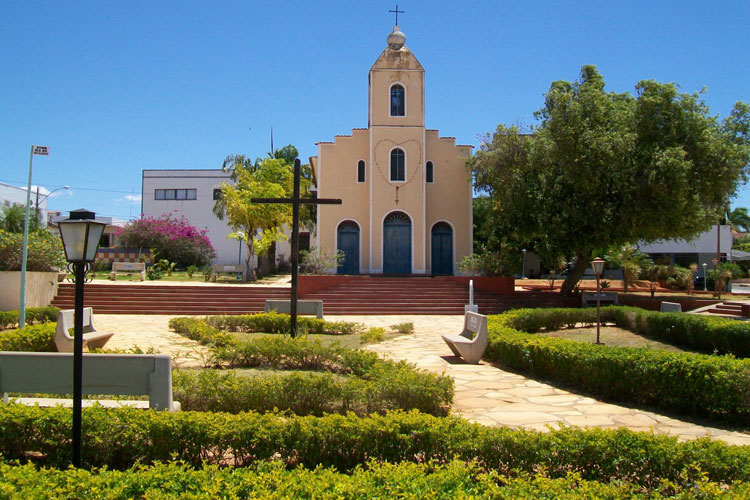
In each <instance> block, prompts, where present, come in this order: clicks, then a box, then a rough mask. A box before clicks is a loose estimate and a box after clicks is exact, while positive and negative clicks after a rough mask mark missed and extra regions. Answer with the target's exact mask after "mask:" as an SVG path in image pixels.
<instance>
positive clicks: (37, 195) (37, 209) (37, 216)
mask: <svg viewBox="0 0 750 500" xmlns="http://www.w3.org/2000/svg"><path fill="white" fill-rule="evenodd" d="M61 189H70V186H63V187H59V188H57V189H53V190H52V191H50V192H49V193H47V194H45V195H44V196H42V199H41V200H40V199H39V186H37V187H36V218H37V221H39V204H40V203H41V202H43V201H44V200H46V199H47V198H49V197H50V195H51V194H52V193H54V192H55V191H60V190H61Z"/></svg>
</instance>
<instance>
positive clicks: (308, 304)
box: [266, 299, 323, 319]
mask: <svg viewBox="0 0 750 500" xmlns="http://www.w3.org/2000/svg"><path fill="white" fill-rule="evenodd" d="M271 311H276V312H278V313H283V314H291V312H292V301H291V300H276V299H266V312H271ZM297 314H302V315H307V316H313V315H314V316H315V317H316V318H319V319H323V301H322V300H298V301H297Z"/></svg>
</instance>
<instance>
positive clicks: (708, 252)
mask: <svg viewBox="0 0 750 500" xmlns="http://www.w3.org/2000/svg"><path fill="white" fill-rule="evenodd" d="M716 227H717V226H716V224H714V225H713V226H712V227H711V229H709V230H708V231H706V232H703V233H701V234H699V235H698V236H696V237H695V238H694V239H692V240H690V241H686V240H660V241H656V242H654V243H649V244H643V243H641V244H640V245H639V248H640V250H641V252H644V253H647V254H648V255H649V257H651V259H652V260H653V261H654V262H655V263H657V264H679V265H681V266H683V267H688V266H689V265H690V264H693V263H695V264H698V266H699V267H700V266H702V265H703V264H707V265H708V267H711V266H713V262H712V259H714V258H715V257H716V244H717V239H718V243H719V246H720V249H721V260H722V261H726V260H732V258H731V254H730V257H729V258H728V259H727V254H728V253H730V252H731V250H732V239H733V238H732V230H731V228H730V227H729V226H728V225H722V226H720V229H719V230H718V233H717V229H716Z"/></svg>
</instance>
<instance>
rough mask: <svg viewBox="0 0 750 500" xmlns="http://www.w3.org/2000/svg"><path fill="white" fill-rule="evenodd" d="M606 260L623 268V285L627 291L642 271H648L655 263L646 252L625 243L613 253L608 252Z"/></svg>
mask: <svg viewBox="0 0 750 500" xmlns="http://www.w3.org/2000/svg"><path fill="white" fill-rule="evenodd" d="M604 260H606V261H608V262H610V263H612V264H614V265H616V266H618V267H619V268H620V269H622V286H623V291H624V292H625V293H627V292H628V287H629V286H630V285H631V284H632V283H633V281H634V280H635V279H636V278H637V277H638V275H639V274H640V273H641V271H648V270H649V269H650V268H651V267H653V265H654V261H653V260H651V258H649V256H648V254H645V253H643V252H641V251H640V250H638V249H637V248H635V247H633V246H631V245H625V246H623V247H622V248H619V249H617V250H615V251H613V252H611V253H608V254H607V255H606V256H605V257H604Z"/></svg>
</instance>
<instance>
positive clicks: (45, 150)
mask: <svg viewBox="0 0 750 500" xmlns="http://www.w3.org/2000/svg"><path fill="white" fill-rule="evenodd" d="M31 148H32V149H31V153H32V154H35V155H41V156H49V146H32V147H31Z"/></svg>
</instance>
